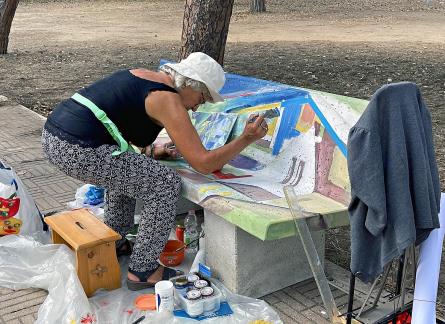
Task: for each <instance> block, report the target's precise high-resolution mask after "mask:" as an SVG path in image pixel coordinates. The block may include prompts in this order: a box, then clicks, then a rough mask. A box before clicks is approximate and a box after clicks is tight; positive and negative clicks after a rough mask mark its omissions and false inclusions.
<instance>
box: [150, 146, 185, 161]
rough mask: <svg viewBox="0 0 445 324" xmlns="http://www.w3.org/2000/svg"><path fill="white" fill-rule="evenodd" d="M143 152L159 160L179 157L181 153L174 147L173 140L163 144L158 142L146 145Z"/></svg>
mask: <svg viewBox="0 0 445 324" xmlns="http://www.w3.org/2000/svg"><path fill="white" fill-rule="evenodd" d="M143 152H144V153H145V155H147V156H148V157H151V158H152V159H155V160H161V159H167V158H173V159H177V158H179V157H181V154H180V153H179V151H178V150H177V149H176V147H175V146H174V144H173V142H168V143H165V144H160V143H156V144H151V145H149V146H147V147H146V148H145V150H144V151H143Z"/></svg>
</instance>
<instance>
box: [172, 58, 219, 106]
mask: <svg viewBox="0 0 445 324" xmlns="http://www.w3.org/2000/svg"><path fill="white" fill-rule="evenodd" d="M165 66H168V67H170V68H171V69H173V70H175V71H176V72H178V73H180V74H182V75H183V76H185V77H187V78H190V79H193V80H196V81H199V82H202V83H204V84H205V86H206V87H207V89H208V90H209V93H210V95H211V96H212V99H213V100H212V101H213V102H218V101H223V100H224V99H223V97H221V95H220V94H219V93H218V92H219V91H220V90H221V89H222V87H223V86H224V83H225V82H226V77H225V75H224V70H223V68H222V67H221V65H219V63H218V62H216V61H215V60H214V59H213V58H211V57H210V56H208V55H207V54H204V53H201V52H194V53H191V54H190V55H189V56H188V57H187V58H185V59H183V60H181V62H179V63H166V64H165Z"/></svg>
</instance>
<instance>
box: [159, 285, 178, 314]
mask: <svg viewBox="0 0 445 324" xmlns="http://www.w3.org/2000/svg"><path fill="white" fill-rule="evenodd" d="M155 294H156V310H157V311H158V312H173V309H174V304H175V303H174V299H173V283H172V282H171V281H168V280H161V281H158V282H157V283H156V284H155Z"/></svg>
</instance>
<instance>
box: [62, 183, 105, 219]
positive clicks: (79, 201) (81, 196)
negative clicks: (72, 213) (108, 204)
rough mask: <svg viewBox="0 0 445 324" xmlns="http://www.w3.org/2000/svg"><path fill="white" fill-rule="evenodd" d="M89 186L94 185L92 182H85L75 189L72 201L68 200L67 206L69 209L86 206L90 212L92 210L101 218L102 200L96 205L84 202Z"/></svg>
mask: <svg viewBox="0 0 445 324" xmlns="http://www.w3.org/2000/svg"><path fill="white" fill-rule="evenodd" d="M91 187H94V185H92V184H85V185H83V186H81V187H79V188H77V190H76V194H75V195H74V199H75V200H73V201H70V202H69V203H67V207H68V208H69V209H77V208H88V210H89V211H90V212H92V213H93V214H94V215H95V216H96V217H97V218H99V219H101V220H103V215H104V209H103V206H104V202H102V203H100V204H97V205H90V204H88V203H85V196H86V193H87V192H88V190H90V188H91Z"/></svg>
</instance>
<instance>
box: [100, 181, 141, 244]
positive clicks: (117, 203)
mask: <svg viewBox="0 0 445 324" xmlns="http://www.w3.org/2000/svg"><path fill="white" fill-rule="evenodd" d="M105 201H106V204H105V208H104V209H105V215H104V223H105V224H107V225H108V226H109V227H111V228H112V229H113V230H115V231H116V232H118V233H119V234H120V235H121V236H122V238H123V239H124V238H125V236H126V235H127V234H128V232H129V231H130V229H131V228H132V227H133V225H134V210H135V207H136V199H134V198H131V197H128V196H126V195H123V194H122V193H121V192H119V191H118V190H115V189H114V188H113V189H107V190H106V192H105Z"/></svg>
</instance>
